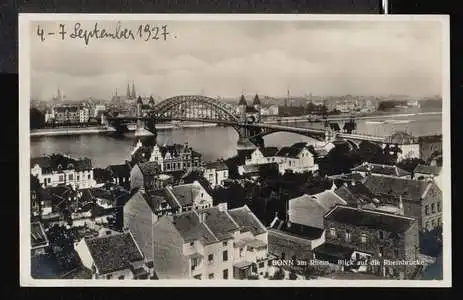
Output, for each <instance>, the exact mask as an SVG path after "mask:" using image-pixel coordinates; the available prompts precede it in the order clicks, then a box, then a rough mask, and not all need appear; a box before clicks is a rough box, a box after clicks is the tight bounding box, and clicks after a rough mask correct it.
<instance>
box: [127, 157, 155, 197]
mask: <svg viewBox="0 0 463 300" xmlns="http://www.w3.org/2000/svg"><path fill="white" fill-rule="evenodd" d="M161 174H162V173H161V167H160V165H159V164H158V163H156V162H153V161H149V162H144V163H138V164H136V165H135V166H134V167H133V168H132V169H131V170H130V190H131V191H133V190H135V189H140V188H146V189H150V188H153V187H157V186H159V184H160V181H161V182H162V181H163V178H160V177H159V175H161Z"/></svg>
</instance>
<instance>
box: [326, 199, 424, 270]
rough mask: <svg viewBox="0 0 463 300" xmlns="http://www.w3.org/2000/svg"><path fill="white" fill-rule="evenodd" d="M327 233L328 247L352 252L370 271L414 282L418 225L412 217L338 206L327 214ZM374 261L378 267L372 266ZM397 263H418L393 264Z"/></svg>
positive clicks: (354, 257) (416, 264) (355, 258)
mask: <svg viewBox="0 0 463 300" xmlns="http://www.w3.org/2000/svg"><path fill="white" fill-rule="evenodd" d="M325 231H326V235H325V241H326V244H328V245H334V246H339V247H344V248H346V249H350V251H351V253H352V258H353V259H354V260H355V261H357V262H365V263H366V264H365V265H366V266H367V268H366V269H367V270H366V271H367V272H372V273H376V274H378V275H381V276H383V277H392V278H396V279H411V277H412V276H413V274H414V273H415V271H416V270H417V267H419V263H418V261H417V259H418V254H419V235H418V224H417V222H416V220H415V219H413V218H409V217H404V216H398V215H394V214H388V213H383V212H378V211H374V210H365V209H359V208H354V207H348V206H336V207H334V208H333V209H332V210H331V211H330V212H328V213H327V214H326V215H325ZM322 246H323V245H322ZM322 246H320V247H322ZM325 248H326V246H325ZM374 260H376V261H377V262H378V264H374V263H373V264H372V263H371V262H372V261H374ZM397 261H404V262H415V264H411V265H407V264H400V265H391V263H390V262H397ZM367 262H368V263H367Z"/></svg>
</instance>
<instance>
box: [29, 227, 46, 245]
mask: <svg viewBox="0 0 463 300" xmlns="http://www.w3.org/2000/svg"><path fill="white" fill-rule="evenodd" d="M44 246H48V238H47V235H46V234H45V230H44V229H43V226H42V224H41V223H40V222H33V223H31V247H32V249H34V248H38V247H44Z"/></svg>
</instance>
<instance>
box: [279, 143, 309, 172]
mask: <svg viewBox="0 0 463 300" xmlns="http://www.w3.org/2000/svg"><path fill="white" fill-rule="evenodd" d="M272 162H277V163H278V164H279V170H280V173H282V174H283V173H285V172H286V171H287V170H291V171H292V172H294V173H303V172H309V171H312V172H313V171H317V170H318V165H317V164H316V163H315V161H314V154H313V153H312V152H310V150H309V149H308V148H307V144H306V143H295V144H293V145H291V146H290V147H283V148H281V149H280V150H279V151H278V152H277V153H276V154H275V157H274V158H272Z"/></svg>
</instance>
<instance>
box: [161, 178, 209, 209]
mask: <svg viewBox="0 0 463 300" xmlns="http://www.w3.org/2000/svg"><path fill="white" fill-rule="evenodd" d="M167 188H168V189H170V190H171V191H172V193H173V194H174V196H175V198H176V202H177V201H178V202H179V203H180V205H181V206H182V207H185V206H190V205H193V203H194V200H195V199H198V198H202V196H201V194H202V193H205V192H206V191H205V189H204V188H203V187H202V185H201V184H200V183H199V182H197V183H188V184H182V185H175V186H172V187H167ZM206 193H207V192H206Z"/></svg>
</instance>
